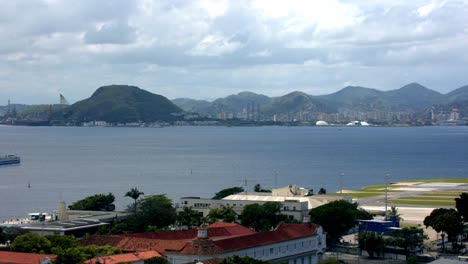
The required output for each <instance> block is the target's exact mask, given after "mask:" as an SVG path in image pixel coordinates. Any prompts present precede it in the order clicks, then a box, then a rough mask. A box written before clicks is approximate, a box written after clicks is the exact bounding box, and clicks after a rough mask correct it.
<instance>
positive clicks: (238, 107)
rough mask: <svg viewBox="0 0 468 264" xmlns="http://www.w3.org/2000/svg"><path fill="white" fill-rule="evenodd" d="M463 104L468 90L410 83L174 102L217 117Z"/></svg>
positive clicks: (419, 109) (411, 109)
mask: <svg viewBox="0 0 468 264" xmlns="http://www.w3.org/2000/svg"><path fill="white" fill-rule="evenodd" d="M463 101H468V86H463V87H461V88H458V89H456V90H454V91H452V92H449V93H447V94H442V93H439V92H437V91H434V90H431V89H429V88H427V87H424V86H422V85H420V84H418V83H410V84H408V85H405V86H403V87H401V88H399V89H396V90H389V91H381V90H378V89H374V88H366V87H360V86H347V87H345V88H343V89H341V90H340V91H337V92H335V93H332V94H327V95H320V96H313V95H308V94H306V93H303V92H299V91H297V92H292V93H289V94H286V95H284V96H279V97H268V96H265V95H261V94H255V93H251V92H241V93H238V94H234V95H229V96H227V97H224V98H219V99H216V100H214V101H213V102H208V101H203V100H192V99H187V98H178V99H174V100H173V102H174V103H175V104H176V105H178V106H179V107H180V108H182V109H184V110H185V111H189V112H196V113H200V114H204V115H216V114H219V113H220V112H231V113H242V112H245V111H246V109H248V108H249V107H254V108H255V107H257V108H258V109H259V111H260V112H262V113H264V114H268V115H272V114H280V113H287V112H322V113H337V112H343V111H360V112H372V111H381V112H423V111H425V110H427V109H429V108H431V107H432V106H434V105H443V106H446V107H447V108H450V107H451V105H453V106H454V107H455V106H457V107H464V106H463V105H464V103H461V102H463Z"/></svg>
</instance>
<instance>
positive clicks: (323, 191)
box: [318, 187, 327, 194]
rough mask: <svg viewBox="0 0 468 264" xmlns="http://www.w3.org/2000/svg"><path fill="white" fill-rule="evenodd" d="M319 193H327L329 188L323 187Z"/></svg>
mask: <svg viewBox="0 0 468 264" xmlns="http://www.w3.org/2000/svg"><path fill="white" fill-rule="evenodd" d="M318 194H327V190H326V189H325V188H323V187H321V188H320V190H319V192H318Z"/></svg>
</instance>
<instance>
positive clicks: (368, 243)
mask: <svg viewBox="0 0 468 264" xmlns="http://www.w3.org/2000/svg"><path fill="white" fill-rule="evenodd" d="M358 242H359V248H360V249H361V250H366V251H367V253H368V254H369V256H370V257H371V258H374V253H377V255H380V253H381V252H382V251H383V249H384V247H385V243H384V239H383V238H382V236H379V235H378V234H376V233H375V232H362V233H360V234H359V238H358Z"/></svg>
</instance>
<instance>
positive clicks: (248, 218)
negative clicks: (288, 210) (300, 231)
mask: <svg viewBox="0 0 468 264" xmlns="http://www.w3.org/2000/svg"><path fill="white" fill-rule="evenodd" d="M286 220H287V216H286V215H284V214H281V203H278V202H266V203H264V204H262V205H260V204H256V203H255V204H249V205H246V206H244V210H242V214H241V224H242V225H243V226H247V227H250V228H253V229H255V230H256V231H262V232H264V231H270V230H271V229H272V228H274V227H276V226H277V225H278V223H279V222H281V221H286Z"/></svg>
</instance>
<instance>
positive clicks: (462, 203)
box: [455, 192, 468, 222]
mask: <svg viewBox="0 0 468 264" xmlns="http://www.w3.org/2000/svg"><path fill="white" fill-rule="evenodd" d="M455 207H456V208H457V211H458V212H459V213H460V214H461V215H462V216H463V221H465V222H468V193H466V192H464V193H462V194H460V197H457V198H455Z"/></svg>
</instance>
